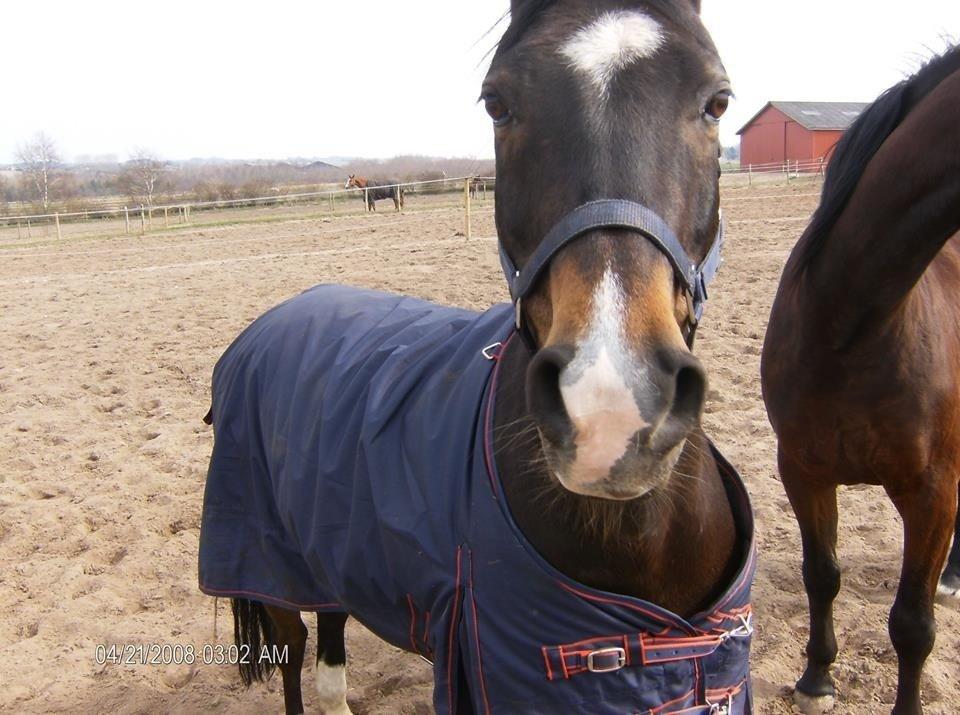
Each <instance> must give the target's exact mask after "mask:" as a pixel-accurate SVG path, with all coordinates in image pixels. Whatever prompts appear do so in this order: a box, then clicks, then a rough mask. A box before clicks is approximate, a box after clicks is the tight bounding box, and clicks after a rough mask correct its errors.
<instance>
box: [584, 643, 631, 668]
mask: <svg viewBox="0 0 960 715" xmlns="http://www.w3.org/2000/svg"><path fill="white" fill-rule="evenodd" d="M626 664H627V651H626V650H624V649H623V648H600V649H599V650H595V651H591V652H590V653H587V670H589V671H590V672H591V673H613V672H615V671H617V670H620V669H621V668H622V667H623V666H625V665H626Z"/></svg>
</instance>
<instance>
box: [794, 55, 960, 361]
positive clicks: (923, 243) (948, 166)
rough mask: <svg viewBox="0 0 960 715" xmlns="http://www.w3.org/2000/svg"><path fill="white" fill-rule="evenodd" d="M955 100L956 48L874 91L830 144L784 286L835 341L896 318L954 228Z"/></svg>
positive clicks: (958, 213)
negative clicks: (817, 196)
mask: <svg viewBox="0 0 960 715" xmlns="http://www.w3.org/2000/svg"><path fill="white" fill-rule="evenodd" d="M958 101H960V48H953V49H951V50H950V51H948V52H947V53H945V54H944V55H942V56H940V57H937V58H935V59H934V60H932V61H931V62H930V63H929V64H928V65H927V66H926V67H924V68H923V69H921V70H920V71H919V72H918V73H917V74H916V75H914V76H913V77H911V78H909V79H907V80H904V81H903V82H901V83H900V84H898V85H896V86H895V87H892V88H891V89H889V90H887V92H885V93H884V94H883V95H881V96H880V98H879V99H878V100H877V101H876V102H874V103H873V104H872V105H870V107H868V108H867V109H866V110H865V111H864V112H863V113H862V114H861V115H860V117H859V118H858V119H857V121H856V122H854V124H853V125H852V126H851V127H850V129H848V130H847V131H846V132H845V134H844V136H843V138H842V139H841V141H840V143H839V144H838V145H837V148H836V151H835V152H834V155H833V158H832V160H831V162H830V166H829V169H828V172H827V178H826V181H825V182H824V187H823V196H822V198H821V203H820V207H819V208H818V209H817V212H816V213H815V214H814V217H813V220H812V221H811V223H810V226H809V227H808V228H807V230H806V232H805V233H804V235H803V236H802V237H801V239H800V241H799V242H798V244H797V247H796V249H795V250H794V252H793V254H792V255H791V257H790V261H789V262H788V264H787V269H786V271H785V273H784V286H783V288H786V289H787V290H793V289H797V288H800V290H802V294H803V300H804V304H805V305H806V306H807V307H808V308H809V309H810V314H809V317H810V318H811V320H812V321H813V322H814V324H815V325H818V326H822V328H818V329H823V330H825V331H826V332H827V335H826V336H825V337H826V338H827V339H828V341H829V342H830V343H831V344H833V345H834V346H835V347H841V346H843V345H848V344H850V343H851V342H852V341H854V340H856V337H857V336H858V335H861V334H865V332H867V331H868V330H869V329H870V328H871V326H873V327H875V326H877V325H879V324H881V323H882V322H883V321H886V320H888V319H889V318H890V317H891V316H892V315H894V314H895V313H896V311H898V310H899V309H900V308H901V307H902V306H903V304H904V303H903V302H904V299H905V298H906V297H907V296H908V295H909V293H910V291H911V290H912V289H913V287H914V286H915V285H916V284H917V282H918V281H919V280H920V279H921V277H922V276H923V274H924V271H926V269H927V266H928V265H929V264H930V262H931V261H933V259H934V258H935V257H936V256H937V254H938V253H939V251H940V249H941V248H942V247H943V245H944V244H945V243H946V242H947V241H948V240H949V239H950V238H951V237H952V236H953V235H955V234H956V233H957V231H958V230H960V151H957V150H956V148H957V146H958V145H960V124H958V123H957V121H956V116H955V115H956V106H957V103H958ZM951 108H952V109H951Z"/></svg>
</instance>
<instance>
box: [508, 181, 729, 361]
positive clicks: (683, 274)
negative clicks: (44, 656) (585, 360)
mask: <svg viewBox="0 0 960 715" xmlns="http://www.w3.org/2000/svg"><path fill="white" fill-rule="evenodd" d="M598 228H623V229H628V230H631V231H635V232H637V233H639V234H640V235H641V236H642V237H643V238H645V239H647V240H648V241H650V242H651V243H652V244H653V245H654V246H656V247H657V249H658V250H659V251H660V252H661V253H663V254H664V255H665V256H666V257H667V259H668V260H669V261H670V265H671V266H672V267H673V272H674V274H675V275H676V277H677V280H678V281H679V282H680V285H681V286H682V288H683V290H684V293H685V294H686V296H687V308H688V314H687V325H688V336H687V344H688V345H689V346H690V347H693V338H694V333H695V332H696V328H697V324H698V323H699V322H700V318H701V317H702V315H703V305H704V303H705V302H706V300H707V285H708V284H709V283H710V282H711V281H712V280H713V278H714V276H715V275H716V274H717V270H718V269H719V268H720V263H721V257H720V251H721V249H722V247H723V216H722V215H721V216H720V223H719V228H718V229H717V235H716V237H715V238H714V240H713V244H712V245H711V246H710V250H709V251H707V255H706V257H704V259H703V261H701V262H700V264H699V265H697V264H696V263H695V262H694V261H693V259H691V258H690V256H689V254H688V253H687V252H686V250H685V249H684V247H683V245H682V244H681V243H680V241H679V240H678V239H677V236H676V234H675V233H674V232H673V230H672V229H671V228H670V227H669V226H668V225H667V223H666V222H665V221H664V220H663V219H662V218H660V216H658V215H657V214H656V213H655V212H653V211H651V210H650V209H648V208H647V207H646V206H644V205H643V204H638V203H636V202H633V201H626V200H623V199H602V200H599V201H591V202H589V203H586V204H583V205H582V206H578V207H577V208H575V209H574V210H573V211H571V212H570V213H569V214H567V215H566V216H564V217H563V218H562V219H560V221H559V223H557V224H556V225H555V226H554V227H553V228H552V229H550V231H549V232H548V233H547V235H546V236H545V237H544V239H543V241H541V242H540V245H539V246H537V249H536V250H535V251H534V252H533V255H532V256H530V258H529V259H528V260H527V262H526V263H525V264H524V266H523V267H522V268H517V267H516V265H515V264H514V263H513V261H512V260H511V259H510V256H508V255H507V252H506V251H505V250H504V248H503V244H502V243H501V244H500V265H501V266H502V268H503V273H504V275H505V276H506V278H507V285H508V286H509V287H510V297H511V299H512V300H513V304H514V306H515V308H516V322H517V330H518V331H520V334H521V336H522V337H523V339H524V342H526V343H527V345H528V347H530V348H531V349H534V344H533V340H532V336H531V335H530V333H529V330H527V329H526V326H524V325H523V312H522V302H523V299H524V298H525V297H526V296H527V294H528V293H529V292H530V290H531V289H532V288H533V285H534V284H535V283H536V280H537V278H539V276H540V274H541V273H543V271H544V270H545V269H546V268H547V266H548V265H549V264H550V261H551V260H552V259H553V257H554V256H555V255H556V254H557V252H558V251H560V249H562V248H563V247H564V246H566V245H567V244H568V243H570V242H571V241H574V240H576V239H577V238H579V237H580V236H582V235H583V234H585V233H587V232H589V231H593V230H596V229H598Z"/></svg>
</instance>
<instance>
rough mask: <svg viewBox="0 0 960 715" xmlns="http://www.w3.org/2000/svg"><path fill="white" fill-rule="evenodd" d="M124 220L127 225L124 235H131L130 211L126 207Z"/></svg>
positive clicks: (124, 208)
mask: <svg viewBox="0 0 960 715" xmlns="http://www.w3.org/2000/svg"><path fill="white" fill-rule="evenodd" d="M123 220H124V222H125V224H126V228H125V229H124V233H126V234H127V235H130V209H128V208H127V207H126V206H124V207H123Z"/></svg>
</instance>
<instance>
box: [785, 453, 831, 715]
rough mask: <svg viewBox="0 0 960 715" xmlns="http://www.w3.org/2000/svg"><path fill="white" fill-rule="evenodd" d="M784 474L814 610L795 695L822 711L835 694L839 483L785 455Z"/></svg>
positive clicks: (804, 705) (803, 706)
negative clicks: (812, 474)
mask: <svg viewBox="0 0 960 715" xmlns="http://www.w3.org/2000/svg"><path fill="white" fill-rule="evenodd" d="M780 478H781V480H782V481H783V485H784V488H785V489H786V491H787V496H788V497H789V498H790V504H791V505H792V506H793V512H794V514H796V517H797V522H798V523H799V525H800V537H801V541H802V543H803V585H804V587H805V588H806V591H807V601H808V603H809V608H810V638H809V640H808V641H807V667H806V670H804V672H803V675H802V676H801V677H800V680H798V681H797V686H796V692H795V694H794V699H795V701H796V704H797V706H798V707H799V708H800V710H801V711H803V712H804V713H808V714H811V713H820V712H825V711H827V710H830V709H831V708H832V707H833V703H834V697H835V695H836V693H835V690H834V686H833V679H832V678H831V677H830V666H831V665H832V664H833V661H834V660H836V657H837V637H836V634H835V633H834V628H833V600H834V599H835V598H836V597H837V593H838V592H839V591H840V565H839V564H838V563H837V487H836V485H835V484H819V483H817V482H816V481H812V480H811V479H809V478H808V477H807V475H806V474H805V473H804V472H803V471H802V470H800V469H799V468H798V467H797V466H796V465H794V464H792V463H791V461H790V460H789V459H788V458H786V457H785V456H784V455H783V454H782V453H781V454H780Z"/></svg>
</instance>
